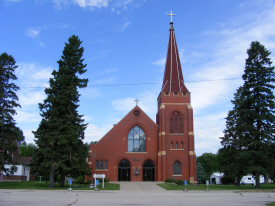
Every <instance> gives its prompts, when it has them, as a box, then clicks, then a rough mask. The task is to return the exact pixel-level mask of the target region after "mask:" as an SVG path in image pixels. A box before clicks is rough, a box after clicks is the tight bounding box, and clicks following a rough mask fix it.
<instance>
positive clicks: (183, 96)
mask: <svg viewBox="0 0 275 206" xmlns="http://www.w3.org/2000/svg"><path fill="white" fill-rule="evenodd" d="M168 15H170V16H171V22H170V30H169V41H168V50H167V56H166V65H165V71H164V77H163V84H162V88H161V91H160V94H159V96H158V112H157V115H156V118H157V121H156V122H157V125H158V126H159V136H158V173H157V174H158V181H164V180H165V179H167V178H173V179H182V180H188V181H189V182H190V183H193V184H196V183H197V181H196V153H195V148H194V131H193V109H192V106H191V93H190V92H189V91H188V89H187V88H186V86H185V84H184V79H183V75H182V69H181V64H180V58H179V53H178V48H177V43H176V38H175V33H174V28H173V22H172V16H174V14H172V12H171V14H168Z"/></svg>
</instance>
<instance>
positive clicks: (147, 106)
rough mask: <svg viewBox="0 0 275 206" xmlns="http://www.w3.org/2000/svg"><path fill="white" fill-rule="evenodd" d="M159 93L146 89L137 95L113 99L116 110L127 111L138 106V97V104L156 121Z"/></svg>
mask: <svg viewBox="0 0 275 206" xmlns="http://www.w3.org/2000/svg"><path fill="white" fill-rule="evenodd" d="M156 94H157V93H156V92H151V91H144V92H142V93H137V95H136V97H126V98H124V99H115V100H113V101H112V105H113V107H114V110H117V111H121V112H123V113H127V112H129V111H130V110H132V109H133V108H134V107H135V106H136V101H135V100H136V98H138V100H139V101H138V106H139V107H140V108H141V109H142V110H143V111H144V112H145V113H146V114H147V115H148V116H149V117H150V118H151V119H152V120H153V121H154V122H155V115H156V111H157V106H156V99H157V95H156Z"/></svg>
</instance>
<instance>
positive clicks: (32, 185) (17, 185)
mask: <svg viewBox="0 0 275 206" xmlns="http://www.w3.org/2000/svg"><path fill="white" fill-rule="evenodd" d="M69 187H70V185H69V184H65V187H60V186H59V184H54V188H49V183H46V182H45V181H41V183H40V182H39V181H35V182H26V181H24V182H0V189H24V190H68V188H69ZM72 188H73V190H94V189H93V188H92V189H91V188H90V187H89V185H84V184H76V183H73V184H72ZM99 189H100V190H120V185H119V184H113V183H108V182H105V183H104V188H101V184H99Z"/></svg>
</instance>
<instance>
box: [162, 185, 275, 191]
mask: <svg viewBox="0 0 275 206" xmlns="http://www.w3.org/2000/svg"><path fill="white" fill-rule="evenodd" d="M158 185H159V186H160V187H162V188H164V189H166V190H184V189H185V186H184V185H176V184H174V183H163V184H158ZM186 189H188V190H206V189H207V187H206V185H205V184H198V185H197V186H196V187H195V186H192V185H187V186H186ZM208 189H209V190H251V191H258V190H259V191H261V190H264V191H268V190H270V191H275V184H262V185H261V186H260V189H255V186H254V185H241V186H240V187H236V186H235V185H209V186H208Z"/></svg>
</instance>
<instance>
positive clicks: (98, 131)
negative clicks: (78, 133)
mask: <svg viewBox="0 0 275 206" xmlns="http://www.w3.org/2000/svg"><path fill="white" fill-rule="evenodd" d="M112 127H113V125H112V124H106V125H103V126H102V127H99V126H97V125H94V124H88V127H87V129H86V130H85V139H84V142H91V141H99V140H100V139H101V138H102V137H103V136H104V135H105V134H106V133H107V132H109V131H110V129H112Z"/></svg>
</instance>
